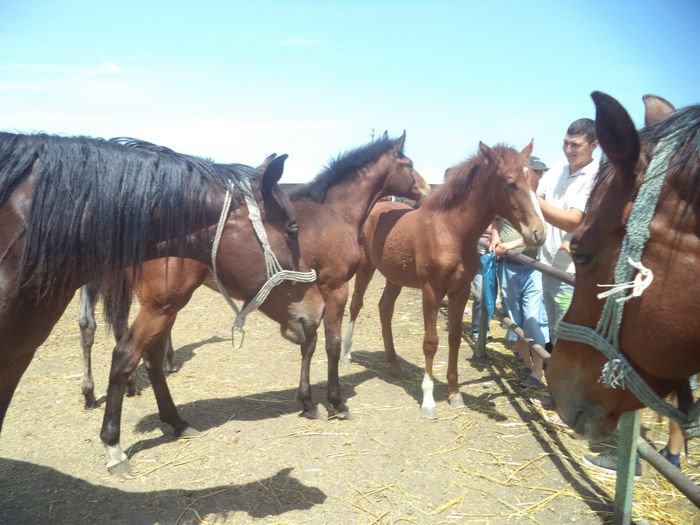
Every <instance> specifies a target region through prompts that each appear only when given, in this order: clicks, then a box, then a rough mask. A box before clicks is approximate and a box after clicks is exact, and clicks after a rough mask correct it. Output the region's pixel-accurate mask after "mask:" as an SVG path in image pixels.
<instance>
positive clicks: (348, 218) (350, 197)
mask: <svg viewBox="0 0 700 525" xmlns="http://www.w3.org/2000/svg"><path fill="white" fill-rule="evenodd" d="M385 178H386V171H384V172H383V170H382V169H381V167H380V166H378V165H374V166H372V167H370V168H364V169H362V170H360V172H359V173H358V174H357V175H356V176H355V177H352V178H348V179H346V180H345V181H344V182H342V183H340V184H337V185H335V186H333V187H332V188H330V189H329V190H328V192H327V193H326V202H327V203H328V204H329V205H331V206H332V207H333V209H334V210H335V212H336V214H337V215H338V216H340V217H342V218H343V220H344V221H345V222H346V223H348V224H351V225H353V226H354V227H356V228H357V232H358V235H359V232H360V228H361V227H362V224H363V223H364V222H365V219H366V218H367V216H368V215H369V212H370V210H371V209H372V206H374V204H375V203H376V202H377V201H378V200H379V198H380V197H382V196H383V195H384V191H383V189H384V185H385V180H384V179H385Z"/></svg>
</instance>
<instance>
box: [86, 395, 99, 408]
mask: <svg viewBox="0 0 700 525" xmlns="http://www.w3.org/2000/svg"><path fill="white" fill-rule="evenodd" d="M97 407H98V404H97V399H95V395H94V394H93V395H91V396H85V410H92V409H94V408H97Z"/></svg>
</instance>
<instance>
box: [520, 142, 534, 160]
mask: <svg viewBox="0 0 700 525" xmlns="http://www.w3.org/2000/svg"><path fill="white" fill-rule="evenodd" d="M534 143H535V139H534V138H533V139H530V144H528V145H527V146H525V147H524V148H523V150H522V151H521V152H520V154H521V155H525V158H526V159H527V158H530V155H532V147H533V145H534Z"/></svg>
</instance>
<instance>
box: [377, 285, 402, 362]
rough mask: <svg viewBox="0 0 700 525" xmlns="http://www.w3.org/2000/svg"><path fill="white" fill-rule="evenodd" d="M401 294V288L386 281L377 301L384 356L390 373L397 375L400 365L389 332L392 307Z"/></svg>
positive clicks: (390, 332) (391, 333)
mask: <svg viewBox="0 0 700 525" xmlns="http://www.w3.org/2000/svg"><path fill="white" fill-rule="evenodd" d="M400 293H401V287H400V286H399V285H397V284H394V283H392V282H391V281H389V280H388V279H387V281H386V284H385V285H384V292H383V293H382V296H381V298H380V299H379V319H380V321H381V323H382V339H383V340H384V356H385V357H386V361H387V363H388V364H389V368H390V369H391V373H392V374H394V375H397V374H399V373H400V372H401V365H399V362H398V360H397V358H396V349H395V348H394V334H393V332H392V330H391V319H392V318H393V317H394V305H395V304H396V299H397V298H398V296H399V294H400Z"/></svg>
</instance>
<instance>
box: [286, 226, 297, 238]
mask: <svg viewBox="0 0 700 525" xmlns="http://www.w3.org/2000/svg"><path fill="white" fill-rule="evenodd" d="M287 235H289V236H290V237H291V238H293V239H296V237H297V235H299V226H297V223H296V222H293V223H292V224H290V225H289V227H288V228H287Z"/></svg>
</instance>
